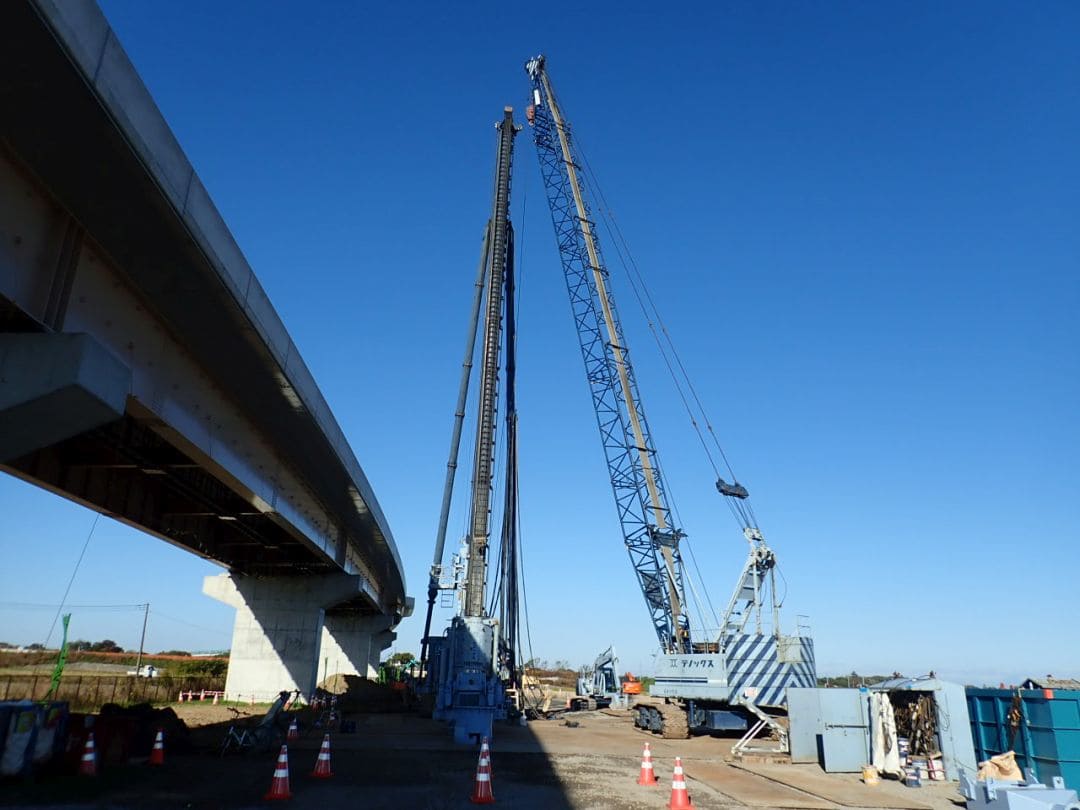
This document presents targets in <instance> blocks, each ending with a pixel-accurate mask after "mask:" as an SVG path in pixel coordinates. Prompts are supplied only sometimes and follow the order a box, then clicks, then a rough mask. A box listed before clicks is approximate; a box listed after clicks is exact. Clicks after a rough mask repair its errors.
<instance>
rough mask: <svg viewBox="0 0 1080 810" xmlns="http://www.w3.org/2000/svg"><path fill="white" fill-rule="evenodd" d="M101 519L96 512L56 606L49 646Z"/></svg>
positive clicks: (99, 514)
mask: <svg viewBox="0 0 1080 810" xmlns="http://www.w3.org/2000/svg"><path fill="white" fill-rule="evenodd" d="M100 519H101V512H96V513H95V514H94V522H93V524H92V525H91V526H90V533H89V534H87V535H86V542H85V543H83V547H82V551H80V552H79V559H78V560H77V561H76V562H75V570H74V571H72V572H71V579H69V580H68V584H67V587H66V588H65V589H64V596H63V597H62V598H61V599H60V604H59V606H58V607H57V608H56V615H55V616H53V620H52V624H51V625H49V634H48V635H47V636H45V646H46V647H48V646H49V641H50V640H51V639H52V634H53V630H55V629H56V623H57V621H59V619H60V612H61V611H62V610H63V609H64V603H65V602H66V601H67V598H68V594H69V593H71V586H72V585H73V584H74V583H75V575H76V574H78V573H79V566H80V565H82V561H83V557H84V556H85V555H86V548H87V546H89V545H90V538H91V537H93V536H94V529H96V528H97V525H98V521H99V520H100Z"/></svg>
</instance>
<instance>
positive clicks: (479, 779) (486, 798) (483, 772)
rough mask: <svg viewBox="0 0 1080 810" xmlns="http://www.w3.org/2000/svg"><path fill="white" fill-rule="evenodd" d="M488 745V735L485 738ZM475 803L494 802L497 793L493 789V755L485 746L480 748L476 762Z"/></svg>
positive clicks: (473, 799)
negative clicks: (491, 755) (490, 754)
mask: <svg viewBox="0 0 1080 810" xmlns="http://www.w3.org/2000/svg"><path fill="white" fill-rule="evenodd" d="M486 745H487V737H485V738H484V746H485V747H486ZM469 801H471V802H472V803H473V804H494V803H495V795H494V794H493V793H492V791H491V757H490V756H489V755H488V752H486V751H485V750H484V748H481V749H480V759H479V761H478V762H477V763H476V781H474V782H473V793H472V798H470V799H469Z"/></svg>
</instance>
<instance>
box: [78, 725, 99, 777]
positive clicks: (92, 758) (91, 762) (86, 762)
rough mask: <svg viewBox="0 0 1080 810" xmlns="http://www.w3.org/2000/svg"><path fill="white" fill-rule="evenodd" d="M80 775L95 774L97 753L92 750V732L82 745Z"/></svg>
mask: <svg viewBox="0 0 1080 810" xmlns="http://www.w3.org/2000/svg"><path fill="white" fill-rule="evenodd" d="M79 775H80V776H97V753H96V752H95V751H94V732H92V731H91V732H90V736H89V737H87V738H86V745H84V746H83V752H82V759H81V760H80V761H79Z"/></svg>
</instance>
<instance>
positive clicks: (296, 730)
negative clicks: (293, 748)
mask: <svg viewBox="0 0 1080 810" xmlns="http://www.w3.org/2000/svg"><path fill="white" fill-rule="evenodd" d="M285 739H286V740H288V741H289V742H292V741H293V740H299V739H300V727H299V726H297V725H296V718H295V717H294V718H293V719H292V722H291V723H289V733H288V734H286V735H285Z"/></svg>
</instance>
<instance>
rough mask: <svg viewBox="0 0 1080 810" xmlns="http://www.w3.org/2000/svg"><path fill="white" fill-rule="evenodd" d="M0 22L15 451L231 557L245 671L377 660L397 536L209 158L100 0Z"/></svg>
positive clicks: (0, 446)
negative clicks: (248, 249) (235, 232)
mask: <svg viewBox="0 0 1080 810" xmlns="http://www.w3.org/2000/svg"><path fill="white" fill-rule="evenodd" d="M0 38H2V39H3V47H2V48H0V468H2V469H3V470H4V471H6V472H8V473H11V474H13V475H15V476H18V477H19V478H22V479H24V480H26V481H30V482H32V483H34V484H37V485H39V486H42V487H44V488H46V489H49V490H51V491H53V492H55V493H57V494H59V495H62V496H64V497H66V498H70V499H72V500H74V501H77V502H79V503H81V504H84V505H86V506H88V507H90V508H92V509H95V510H98V511H100V512H102V513H104V514H107V515H109V516H111V517H114V518H116V519H118V520H121V521H123V522H125V523H128V524H130V525H132V526H135V527H138V528H139V529H142V530H143V531H146V532H148V533H149V534H151V535H154V536H156V537H158V538H160V539H162V540H165V541H167V542H169V543H172V544H174V545H176V546H179V547H181V548H184V549H187V550H188V551H190V552H192V553H194V554H198V555H200V556H201V557H204V558H206V559H208V560H213V561H215V562H217V563H219V564H221V565H222V566H224V567H225V568H226V569H227V570H228V573H225V574H221V575H219V576H213V577H208V578H207V579H206V581H205V583H204V585H203V590H204V591H205V593H207V594H209V595H210V596H213V597H214V598H216V599H220V600H222V601H225V602H227V603H228V604H230V605H233V606H235V607H236V610H237V615H236V624H235V629H234V634H233V644H232V658H231V664H230V668H229V675H228V682H227V687H226V688H227V691H228V692H229V693H230V694H237V695H243V696H245V697H246V696H248V695H254V696H255V697H257V698H266V697H269V696H271V695H272V694H274V693H276V692H277V691H278V690H280V689H286V688H288V689H294V688H295V689H302V690H304V691H309V690H311V689H312V688H313V687H314V684H315V682H316V679H317V677H321V676H322V674H323V671H324V670H325V671H326V672H327V673H329V674H333V673H338V672H340V673H346V674H348V673H354V674H355V673H359V674H371V673H372V672H373V668H374V667H375V666H377V664H378V660H379V653H380V652H381V651H382V650H383V649H385V648H386V647H388V646H389V645H390V643H391V641H392V640H393V638H394V633H393V628H394V627H395V626H396V624H397V623H398V622H399V621H400V620H401V618H402V617H404V616H406V615H408V614H409V613H410V612H411V610H412V600H411V599H410V598H408V597H407V596H406V592H405V578H404V575H403V573H402V568H401V561H400V559H399V558H398V553H397V549H396V547H395V545H394V540H393V536H392V535H391V533H390V529H389V526H388V525H387V522H386V518H385V517H384V516H383V514H382V511H381V510H380V508H379V503H378V501H377V500H376V498H375V493H374V492H373V491H372V489H371V486H370V485H369V484H368V481H367V479H366V478H365V476H364V472H363V470H362V469H361V468H360V465H359V463H358V462H357V460H356V458H355V456H354V454H353V452H352V450H351V449H350V447H349V444H348V442H347V441H346V439H345V437H344V435H343V434H342V431H341V429H340V427H339V426H338V424H337V422H336V420H335V419H334V416H333V414H332V413H331V411H330V408H329V407H328V405H327V403H326V401H325V400H324V399H323V396H322V394H321V393H320V391H319V388H318V386H317V385H316V383H315V381H314V379H313V378H312V376H311V373H310V372H309V371H308V368H307V366H306V365H305V364H304V361H303V359H302V358H301V357H300V355H299V353H298V352H297V350H296V347H295V346H294V345H293V343H292V340H291V339H290V337H289V334H288V332H287V331H286V330H285V327H284V325H283V324H282V323H281V320H280V318H279V317H278V315H277V313H276V312H275V311H274V308H273V306H271V304H270V301H269V299H268V298H267V296H266V293H265V292H264V291H263V289H262V287H261V286H260V285H259V282H258V280H257V279H256V278H255V275H254V273H253V272H252V269H251V267H249V266H248V263H247V262H246V260H245V259H244V256H243V254H242V253H241V251H240V249H239V248H238V247H237V245H236V243H235V241H234V240H233V238H232V236H231V234H230V233H229V229H228V227H227V226H226V225H225V223H224V222H223V221H222V218H221V216H220V214H219V213H218V211H217V209H216V208H215V207H214V204H213V202H212V201H211V199H210V197H209V195H208V194H207V192H206V189H205V188H204V187H203V185H202V183H201V182H200V181H199V177H198V175H197V174H196V173H195V171H194V169H193V168H192V166H191V164H190V163H189V162H188V160H187V158H186V156H185V155H184V152H183V151H182V149H181V148H180V145H179V144H178V143H177V141H176V139H175V137H174V136H173V134H172V132H171V131H170V129H169V126H168V124H167V123H166V122H165V120H164V118H163V117H162V115H161V113H160V112H159V110H158V109H157V106H156V105H155V103H154V101H153V99H152V98H151V96H150V94H149V92H148V91H147V89H146V87H145V86H144V84H143V83H142V81H141V80H140V78H139V76H138V74H137V73H136V71H135V69H134V68H133V66H132V64H131V62H130V61H129V59H128V57H127V55H126V54H125V53H124V49H123V48H122V47H121V45H120V43H119V42H118V41H117V38H116V35H115V34H114V33H113V31H112V30H111V29H110V27H109V25H108V23H107V21H106V20H105V18H104V16H103V15H102V13H101V11H100V10H99V9H98V7H97V6H96V4H95V3H93V2H92V1H91V0H11V2H5V3H0ZM167 576H168V572H166V571H157V572H153V571H148V572H146V577H147V578H148V579H153V578H155V577H167Z"/></svg>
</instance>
